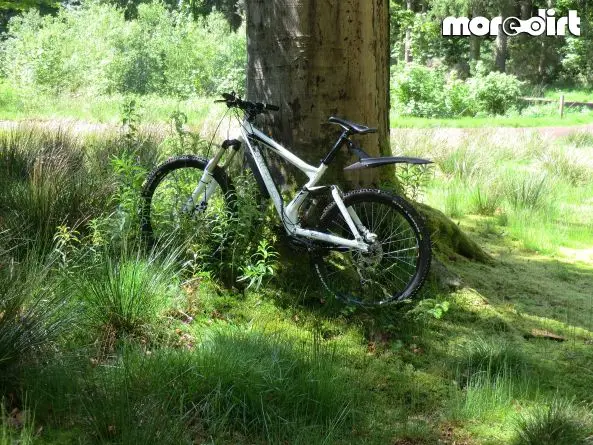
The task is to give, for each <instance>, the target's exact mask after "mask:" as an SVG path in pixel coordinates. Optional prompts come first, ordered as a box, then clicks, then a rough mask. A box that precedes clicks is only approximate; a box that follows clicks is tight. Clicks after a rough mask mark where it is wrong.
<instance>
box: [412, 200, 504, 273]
mask: <svg viewBox="0 0 593 445" xmlns="http://www.w3.org/2000/svg"><path fill="white" fill-rule="evenodd" d="M416 208H417V209H418V211H420V213H422V216H424V220H425V222H426V227H427V229H428V231H429V232H430V236H431V240H432V244H433V247H435V248H436V250H437V251H438V252H440V253H441V254H442V255H444V256H445V257H447V258H450V257H454V256H455V255H461V256H463V257H465V258H467V259H469V260H473V261H479V262H481V263H491V262H492V261H493V259H492V257H491V256H490V255H488V254H487V253H486V252H485V251H484V250H483V249H482V248H481V247H480V246H479V245H478V244H477V243H476V242H475V241H473V240H472V239H471V238H470V237H469V236H467V235H466V234H465V233H463V231H462V230H461V229H460V228H459V226H458V225H457V224H455V222H454V221H452V220H451V219H450V218H449V217H447V216H446V215H445V214H444V213H443V212H441V211H439V210H437V209H434V208H432V207H429V206H427V205H424V204H420V203H418V204H416Z"/></svg>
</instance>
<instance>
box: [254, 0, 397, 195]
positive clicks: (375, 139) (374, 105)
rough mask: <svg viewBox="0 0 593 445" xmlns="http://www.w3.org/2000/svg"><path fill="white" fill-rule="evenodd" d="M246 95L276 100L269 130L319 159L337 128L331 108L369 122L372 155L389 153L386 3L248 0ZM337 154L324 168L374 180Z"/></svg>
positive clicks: (366, 140)
mask: <svg viewBox="0 0 593 445" xmlns="http://www.w3.org/2000/svg"><path fill="white" fill-rule="evenodd" d="M246 6H247V8H246V12H247V52H248V63H247V65H248V67H247V96H248V98H249V99H252V100H258V101H265V102H269V103H272V104H276V105H279V106H280V107H281V111H280V112H278V113H270V114H269V118H266V120H267V122H268V123H269V127H268V128H269V130H270V131H271V133H272V136H273V137H274V138H275V139H276V140H278V141H280V142H281V143H282V144H283V145H285V146H286V147H289V148H290V149H291V150H293V151H294V152H295V153H296V154H297V155H299V156H302V157H303V158H304V159H305V160H306V161H308V162H309V163H312V164H315V165H317V164H318V163H319V161H320V160H321V159H322V158H323V157H324V156H325V154H326V153H327V152H328V151H329V150H330V149H331V147H332V144H333V143H334V142H335V141H336V140H337V137H338V135H339V134H340V128H339V127H337V126H335V125H332V124H329V123H328V121H327V120H328V118H329V117H330V116H332V115H335V116H339V117H343V118H345V119H349V120H352V121H355V122H358V123H363V124H366V125H368V126H371V127H377V128H378V130H379V131H378V133H376V134H370V135H366V136H362V137H360V139H359V140H360V142H361V144H362V146H363V148H364V150H365V151H367V152H368V153H369V154H371V155H376V156H378V155H382V154H389V153H390V149H389V56H390V54H389V8H388V2H387V1H386V0H372V1H364V2H360V1H357V0H342V1H339V2H319V1H316V0H247V2H246ZM346 161H352V159H351V157H350V155H348V156H339V157H338V158H336V160H335V161H334V163H333V164H332V165H331V167H330V171H329V172H328V173H329V174H330V175H332V176H333V177H334V178H338V179H341V180H344V179H346V180H347V182H348V183H350V184H369V183H374V182H376V181H378V180H379V179H380V178H379V177H378V176H377V174H378V173H379V172H380V170H381V169H374V170H368V171H362V170H355V172H358V173H355V174H354V175H350V174H348V176H347V177H344V172H343V170H342V167H343V166H344V164H345V162H346Z"/></svg>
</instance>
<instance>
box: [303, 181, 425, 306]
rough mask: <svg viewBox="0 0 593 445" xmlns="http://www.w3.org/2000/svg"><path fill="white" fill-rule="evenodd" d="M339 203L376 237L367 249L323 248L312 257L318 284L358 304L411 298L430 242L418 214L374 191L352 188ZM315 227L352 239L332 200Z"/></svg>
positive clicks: (399, 200)
mask: <svg viewBox="0 0 593 445" xmlns="http://www.w3.org/2000/svg"><path fill="white" fill-rule="evenodd" d="M343 200H344V205H345V206H346V208H348V209H349V210H350V209H352V210H354V212H355V213H356V215H357V216H358V219H359V220H360V223H361V224H362V227H359V228H358V229H359V232H361V233H364V231H365V230H368V231H369V232H370V233H372V234H374V235H376V240H375V241H373V242H372V243H370V244H369V251H368V252H362V251H360V250H357V249H349V248H340V247H331V246H330V247H327V248H320V249H318V250H317V251H316V252H315V254H314V256H313V263H314V268H315V270H316V271H317V273H318V274H319V277H320V278H321V281H322V282H323V284H324V286H325V287H326V288H327V289H328V290H329V291H330V292H331V293H332V294H334V295H335V296H336V297H337V298H339V299H341V300H344V301H346V302H349V303H355V304H359V305H363V306H381V305H384V304H388V303H393V302H396V301H401V300H404V299H407V298H411V297H413V296H414V295H415V294H416V292H418V290H419V289H420V287H421V286H422V284H423V283H424V280H425V279H426V276H427V274H428V270H429V268H430V259H431V244H430V236H429V234H428V231H427V230H426V228H425V227H424V224H423V221H422V218H421V217H420V215H419V214H418V212H417V211H416V210H415V209H414V208H413V207H412V206H411V205H410V204H409V203H408V202H407V201H405V200H404V199H403V198H401V197H399V196H394V195H391V194H389V193H385V192H382V191H380V190H355V191H353V192H350V193H348V194H346V195H344V198H343ZM319 230H320V231H323V232H326V233H330V234H333V235H337V236H340V237H343V238H348V239H353V238H354V237H353V235H352V232H351V231H350V230H349V228H348V225H347V223H346V221H345V219H344V217H343V216H342V213H341V212H340V210H339V208H338V206H337V205H336V203H332V204H330V205H329V206H328V207H327V208H326V209H325V211H324V212H323V214H322V215H321V218H320V222H319Z"/></svg>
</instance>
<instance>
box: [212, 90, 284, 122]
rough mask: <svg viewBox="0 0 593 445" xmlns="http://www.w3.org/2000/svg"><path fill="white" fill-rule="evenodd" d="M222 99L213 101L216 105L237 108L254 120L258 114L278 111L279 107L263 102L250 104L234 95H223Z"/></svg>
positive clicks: (233, 93)
mask: <svg viewBox="0 0 593 445" xmlns="http://www.w3.org/2000/svg"><path fill="white" fill-rule="evenodd" d="M222 97H223V98H224V99H221V100H215V101H214V102H216V103H221V102H224V103H226V105H227V107H229V108H239V109H240V110H243V111H245V112H246V113H248V114H249V116H250V117H251V118H254V117H255V116H257V115H258V114H261V113H263V112H264V111H279V110H280V107H279V106H277V105H272V104H266V103H263V102H250V101H248V100H242V99H241V98H240V97H239V96H237V95H236V93H235V92H234V91H233V92H232V93H223V94H222Z"/></svg>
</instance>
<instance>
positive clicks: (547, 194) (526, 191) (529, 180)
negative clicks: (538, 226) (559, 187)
mask: <svg viewBox="0 0 593 445" xmlns="http://www.w3.org/2000/svg"><path fill="white" fill-rule="evenodd" d="M501 179H502V184H503V189H504V194H505V197H506V199H507V201H508V202H509V204H510V205H511V206H512V207H513V208H514V209H531V210H534V209H539V208H543V207H545V206H546V205H548V204H549V203H550V202H551V201H552V200H553V186H552V184H551V183H552V178H551V177H550V176H548V175H542V174H533V173H532V172H513V173H508V174H507V175H506V176H503V177H502V178H501Z"/></svg>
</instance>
